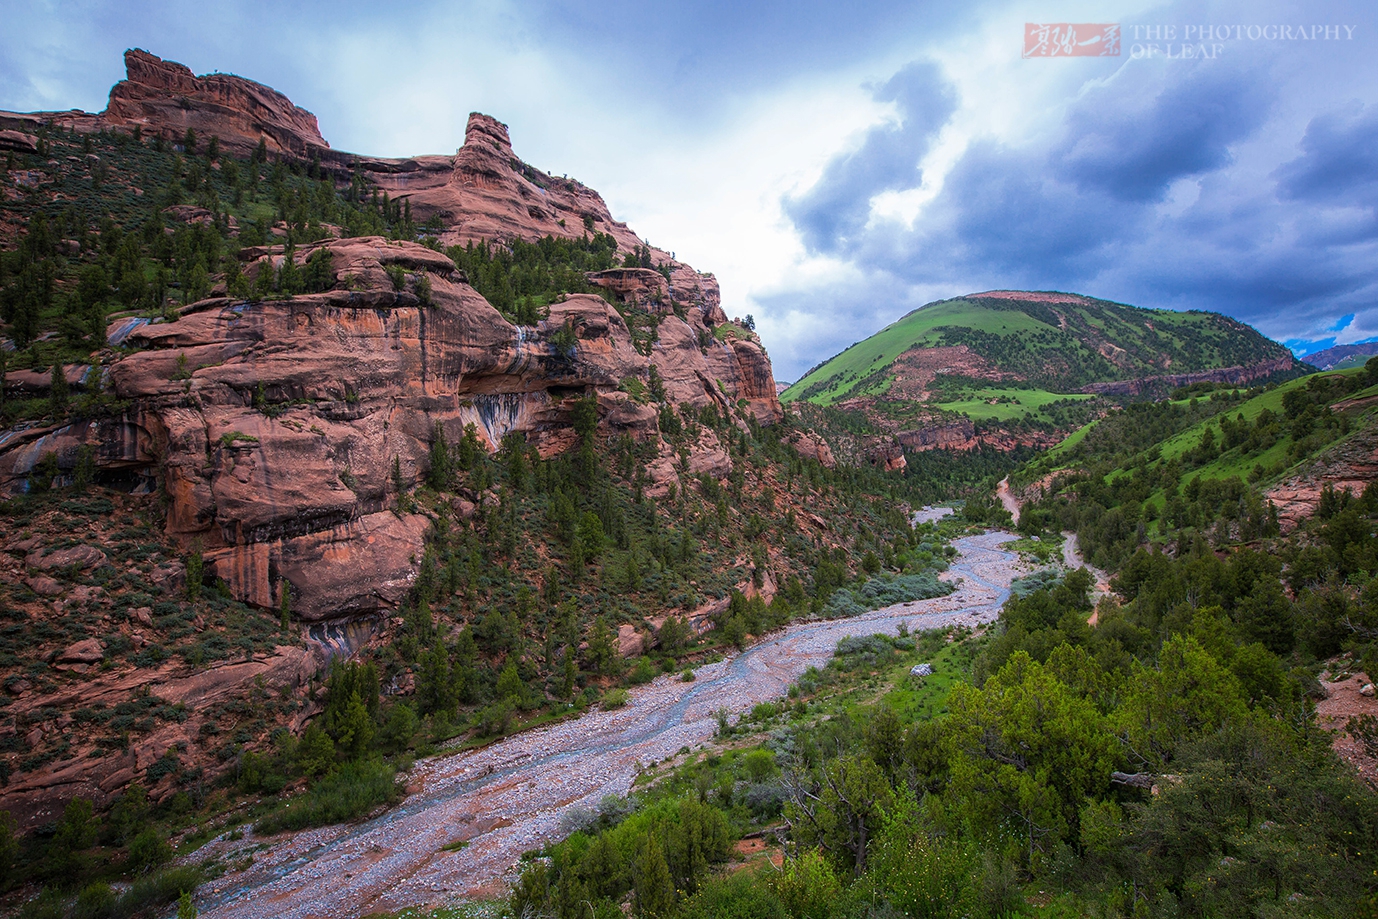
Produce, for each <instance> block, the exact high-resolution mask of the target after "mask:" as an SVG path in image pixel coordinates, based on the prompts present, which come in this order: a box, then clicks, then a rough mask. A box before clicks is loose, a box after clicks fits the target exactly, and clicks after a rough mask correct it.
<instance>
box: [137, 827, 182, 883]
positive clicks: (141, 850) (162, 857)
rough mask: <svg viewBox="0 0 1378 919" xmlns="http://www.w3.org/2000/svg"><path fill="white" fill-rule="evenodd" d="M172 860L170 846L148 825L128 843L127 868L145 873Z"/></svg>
mask: <svg viewBox="0 0 1378 919" xmlns="http://www.w3.org/2000/svg"><path fill="white" fill-rule="evenodd" d="M171 860H172V846H170V845H168V842H167V840H166V839H164V838H163V835H162V834H161V833H159V832H158V831H157V830H155V829H153V828H152V827H149V828H148V829H146V830H144V831H143V832H141V833H139V835H137V836H135V837H134V839H133V840H132V841H131V842H130V843H129V862H128V867H129V870H131V871H134V872H136V873H138V874H143V873H146V872H148V871H150V870H152V869H154V868H156V867H158V866H159V865H163V864H166V863H167V862H169V861H171Z"/></svg>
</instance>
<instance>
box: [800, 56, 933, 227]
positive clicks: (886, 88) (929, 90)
mask: <svg viewBox="0 0 1378 919" xmlns="http://www.w3.org/2000/svg"><path fill="white" fill-rule="evenodd" d="M875 97H876V99H877V100H878V101H880V102H891V103H894V105H895V108H896V110H897V113H898V115H899V119H900V120H899V121H898V123H895V124H890V125H885V126H882V127H878V128H875V129H873V130H872V131H871V132H870V133H869V134H868V135H867V136H866V140H865V142H864V143H863V144H862V145H861V148H860V149H858V150H857V151H855V152H854V153H849V154H847V155H845V156H842V157H840V158H838V159H836V160H834V161H833V162H832V163H830V164H829V165H828V168H827V170H826V171H825V172H824V173H823V177H822V178H821V179H819V181H818V183H817V184H816V185H814V186H813V188H811V189H810V190H809V191H808V192H807V193H806V194H804V195H801V196H800V197H798V198H795V199H792V200H789V201H787V202H786V204H785V211H786V213H787V214H789V216H790V218H791V219H793V221H794V224H795V226H797V227H798V228H799V231H800V233H801V234H802V235H803V237H804V242H805V244H806V245H808V246H809V248H811V249H814V250H815V251H820V252H827V253H834V252H837V251H839V250H847V249H849V248H850V245H849V244H850V242H851V241H852V240H853V238H854V237H855V235H856V234H857V233H859V232H860V231H861V230H862V229H863V228H864V227H865V226H866V222H867V220H868V219H869V217H870V210H871V198H872V197H874V196H875V195H878V194H880V193H881V192H884V191H896V190H901V189H906V188H914V187H916V186H918V185H919V184H921V183H922V181H923V173H922V172H921V171H920V169H919V160H920V159H922V158H923V156H924V155H925V154H926V153H927V152H928V149H929V147H930V145H931V144H932V142H933V138H934V137H935V136H936V135H937V133H938V131H940V130H941V129H942V127H943V125H944V124H946V123H947V120H948V119H949V118H950V117H952V113H953V112H954V111H956V108H957V98H956V93H955V92H954V91H953V89H952V87H951V86H950V85H949V84H948V83H947V81H946V80H945V79H944V78H943V76H942V73H941V72H940V71H939V70H938V68H937V66H935V65H934V64H932V63H930V62H927V61H920V62H916V63H913V64H910V65H909V66H908V67H905V68H904V69H903V70H901V71H900V72H899V73H897V74H895V75H894V76H893V77H891V78H890V80H889V81H887V82H886V83H885V84H884V85H883V86H881V87H880V88H879V89H878V90H877V91H876V93H875Z"/></svg>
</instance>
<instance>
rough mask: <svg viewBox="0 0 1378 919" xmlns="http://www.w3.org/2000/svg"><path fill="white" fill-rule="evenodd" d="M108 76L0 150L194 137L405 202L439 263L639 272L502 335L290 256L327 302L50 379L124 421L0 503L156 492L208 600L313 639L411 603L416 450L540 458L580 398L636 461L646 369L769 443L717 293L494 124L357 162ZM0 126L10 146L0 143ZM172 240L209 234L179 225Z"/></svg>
mask: <svg viewBox="0 0 1378 919" xmlns="http://www.w3.org/2000/svg"><path fill="white" fill-rule="evenodd" d="M125 60H126V67H127V70H128V78H127V79H126V80H124V81H123V82H121V83H120V84H118V85H117V86H116V87H115V88H114V89H112V90H111V94H110V104H109V106H108V108H107V110H106V111H105V112H103V113H101V114H99V115H86V114H83V113H80V112H73V113H64V114H61V115H51V114H50V115H44V114H42V113H40V114H39V115H32V116H28V115H26V116H14V118H16V119H18V125H17V127H18V128H19V129H21V130H22V129H23V128H24V127H25V126H36V125H39V124H41V123H42V122H43V121H45V120H46V121H51V122H54V123H56V124H60V125H61V126H63V127H67V128H72V129H75V130H85V131H91V130H111V129H113V130H122V131H133V130H134V129H135V128H136V127H137V128H138V129H140V130H141V131H142V132H143V133H144V134H157V135H161V136H163V137H166V138H168V139H171V140H173V141H178V140H180V139H181V137H182V136H183V135H185V132H186V130H187V129H188V128H192V129H194V130H195V131H196V133H197V135H198V136H199V137H201V138H208V137H210V136H216V137H219V139H220V143H221V146H222V148H225V149H227V150H229V151H231V152H235V153H240V154H244V153H247V152H248V151H250V150H251V149H253V148H255V147H256V146H257V145H258V143H259V139H260V137H262V138H266V144H267V147H268V150H269V152H270V153H271V154H272V155H274V156H285V157H298V158H301V157H307V156H309V157H311V158H313V159H314V158H319V159H320V161H321V163H322V165H323V166H324V167H325V168H326V169H327V170H329V169H336V170H350V171H352V170H354V169H358V170H359V171H360V172H361V173H362V174H363V175H364V177H365V179H366V180H367V181H369V182H370V183H372V184H373V185H375V186H377V187H378V188H379V190H380V191H383V192H386V193H388V194H389V195H390V196H391V198H392V200H394V201H397V200H402V199H405V200H406V201H407V202H409V204H410V207H411V212H412V215H413V218H414V219H415V220H416V222H417V223H423V222H427V221H431V222H434V220H435V219H436V218H438V221H439V223H438V225H439V227H440V228H441V229H440V231H439V236H440V240H441V242H442V243H444V244H459V243H467V242H470V241H475V240H483V241H485V242H488V243H495V244H497V245H502V244H503V243H504V242H510V241H512V240H514V239H524V240H537V239H540V238H542V237H545V236H547V235H552V236H563V237H570V238H574V237H582V236H583V235H585V234H588V233H605V234H608V235H610V236H612V237H613V238H614V239H615V240H616V242H617V246H618V250H619V252H620V253H622V254H623V255H625V254H629V253H635V254H636V258H635V260H636V261H638V262H640V264H642V265H644V264H646V263H647V262H648V261H649V263H650V264H651V265H652V266H654V267H652V268H642V267H638V268H617V269H612V270H610V271H604V272H595V273H593V274H591V275H590V276H589V280H590V282H591V283H593V284H594V285H596V286H599V287H602V288H604V289H605V291H606V293H607V297H608V299H605V298H604V297H603V296H594V295H589V294H575V295H569V296H566V297H564V299H563V300H562V301H560V302H556V303H553V304H551V305H550V308H549V315H548V317H547V318H546V319H545V320H543V321H542V322H540V323H538V324H537V325H535V326H530V327H518V326H515V325H513V324H512V323H510V322H509V321H508V320H507V319H505V318H504V317H503V316H502V315H501V314H500V313H499V312H498V311H497V310H495V309H494V308H493V307H492V306H491V305H490V304H489V303H488V302H487V301H486V300H484V299H483V297H481V296H480V295H479V294H478V292H477V291H475V290H474V289H473V288H472V287H470V286H469V284H468V283H467V280H466V279H465V277H464V276H463V274H462V272H459V271H458V270H457V269H456V268H455V265H454V263H453V262H451V261H450V259H449V258H448V257H446V256H445V255H443V254H441V252H439V251H436V250H435V249H432V248H427V247H426V246H422V245H419V244H416V243H410V242H395V241H389V240H386V239H382V238H376V237H371V238H354V239H328V240H321V241H318V242H315V243H312V244H310V245H306V246H301V247H298V248H297V250H296V251H295V254H294V257H295V259H296V260H297V261H298V262H302V263H304V262H305V260H306V259H307V258H309V257H310V256H311V255H312V254H313V253H314V252H315V251H317V250H319V249H325V250H328V251H329V253H330V256H331V261H332V267H333V271H334V275H335V279H336V283H335V284H334V286H333V288H332V289H330V290H326V291H323V292H321V293H314V294H308V295H301V296H296V297H292V298H290V299H281V300H261V301H244V300H239V299H234V298H230V297H225V296H221V297H213V298H211V299H208V300H203V301H201V302H199V303H195V304H192V305H190V306H188V307H186V308H184V309H183V310H182V311H181V314H180V316H179V317H177V318H176V321H171V322H169V321H150V320H148V319H146V318H143V317H138V316H124V317H118V318H116V319H115V320H114V322H112V324H111V325H110V327H109V329H108V332H107V339H108V341H109V342H110V343H111V344H114V345H120V346H122V347H123V348H125V349H132V352H130V353H124V352H121V353H113V352H107V353H106V355H105V360H104V366H91V367H71V368H68V369H67V375H68V379H69V381H71V385H72V386H73V388H80V386H83V385H88V382H89V385H97V384H99V385H103V386H105V387H107V388H108V390H109V391H111V392H112V393H113V394H114V395H115V396H116V397H117V398H118V399H120V400H121V401H122V402H124V403H126V404H127V405H128V409H127V410H126V411H125V412H124V413H123V414H122V415H121V416H119V417H116V418H106V419H101V420H88V421H80V422H75V423H72V424H64V425H46V426H45V425H35V426H33V427H30V428H28V429H25V430H16V431H11V432H7V433H5V434H4V435H0V494H13V493H15V492H18V491H22V490H24V489H25V488H26V487H27V484H28V482H27V480H28V477H29V475H30V473H31V471H32V470H33V469H34V467H35V466H36V465H37V464H38V463H39V462H40V461H41V460H42V459H43V458H44V457H45V456H47V455H49V454H52V455H54V456H56V457H57V459H58V463H59V467H60V469H61V470H62V471H63V472H66V473H70V472H71V470H73V469H74V467H75V466H76V464H77V461H78V457H79V456H82V455H84V453H85V451H84V450H83V448H89V449H90V450H91V451H92V452H93V453H94V457H95V461H96V465H97V467H98V469H99V475H100V477H101V479H102V480H103V481H105V482H107V483H110V484H122V485H124V486H125V487H128V488H130V489H131V490H141V491H150V490H153V489H154V488H159V489H161V490H162V492H163V493H164V494H165V495H166V501H167V524H166V527H167V532H168V534H169V535H171V536H172V537H174V538H175V540H176V541H177V542H178V543H179V544H180V545H181V546H182V547H183V548H184V549H186V550H187V551H191V550H193V549H197V550H199V551H201V552H202V553H203V555H204V559H205V561H206V573H207V576H208V577H212V576H213V577H216V578H220V579H223V580H224V582H225V583H226V584H227V585H229V588H230V590H231V592H232V593H233V594H234V595H235V596H236V597H238V598H240V599H243V600H245V601H248V602H251V603H254V604H257V605H260V606H265V607H270V606H275V605H276V604H277V603H278V601H279V598H280V597H281V595H282V591H283V590H284V589H287V588H290V590H291V593H292V608H293V611H294V613H295V614H296V615H298V616H300V617H302V618H305V619H308V620H322V619H335V618H338V617H349V616H359V615H364V614H368V613H371V612H373V611H376V610H379V609H387V608H390V607H393V606H395V605H396V604H397V602H398V601H399V600H400V599H401V597H402V596H403V595H404V594H405V592H406V590H407V589H408V586H409V584H410V581H411V578H412V577H413V574H414V570H415V568H416V562H417V559H419V558H420V556H421V555H422V550H423V534H424V532H425V530H426V528H427V527H428V526H429V520H428V519H427V518H426V517H424V516H420V515H416V514H409V513H405V512H401V508H404V507H405V506H406V503H405V502H401V503H399V501H398V496H397V494H396V490H395V485H394V484H393V475H392V470H393V469H394V465H395V466H396V468H397V470H398V476H399V477H400V479H401V482H402V485H403V486H404V487H410V486H411V485H413V484H415V483H416V482H418V481H419V480H420V479H421V478H422V477H423V476H424V474H425V472H426V468H427V465H428V456H429V449H430V445H431V443H432V440H433V438H434V436H435V431H436V429H437V426H438V427H439V428H440V429H441V430H443V431H444V433H445V436H446V437H447V438H448V439H449V440H450V441H451V442H454V441H457V440H459V439H460V438H462V437H463V435H464V431H465V429H466V427H468V426H469V425H473V427H474V429H475V430H476V431H477V434H478V437H479V440H480V441H481V442H482V443H483V444H484V446H486V447H487V448H488V449H489V450H495V449H497V447H498V445H499V444H500V443H501V442H502V440H503V438H504V437H506V436H507V435H509V434H519V435H522V436H524V437H525V438H526V440H527V441H528V443H531V444H533V445H534V446H535V447H536V448H537V449H538V450H539V451H540V452H541V453H542V454H543V455H546V456H550V455H554V454H557V453H560V452H562V451H564V450H567V449H569V448H570V447H572V446H573V445H574V444H575V442H576V440H577V438H576V437H575V436H574V434H573V431H572V429H571V423H570V421H571V411H572V408H573V406H574V405H575V403H576V401H577V400H579V399H581V398H584V397H586V396H593V397H595V398H596V400H597V405H598V411H599V417H600V425H601V429H602V430H603V431H604V432H606V433H607V434H622V433H626V434H629V435H631V436H632V437H633V438H635V439H638V440H646V439H648V438H654V437H656V436H657V434H658V427H657V424H658V422H657V418H658V413H659V407H658V406H654V405H648V404H643V403H642V402H639V401H638V400H637V399H636V398H633V396H632V395H631V394H630V392H629V391H624V390H636V389H637V387H633V386H626V385H624V383H625V381H629V380H635V379H640V380H641V381H642V383H643V384H645V383H647V382H648V381H649V378H650V368H651V367H652V366H654V367H655V368H656V371H657V374H658V376H659V378H660V380H661V381H662V382H663V386H664V390H665V395H666V402H667V403H669V404H670V405H671V406H672V407H678V406H681V405H689V406H694V407H699V408H702V407H706V406H710V405H711V406H713V407H714V408H715V409H717V411H718V412H719V413H720V414H721V415H722V416H723V417H726V418H728V419H730V420H732V421H734V422H735V423H738V424H741V425H745V424H747V423H748V422H749V421H755V422H758V423H762V424H769V423H772V422H775V421H777V420H779V419H780V417H781V409H780V403H779V400H778V398H777V395H776V386H775V380H774V376H773V374H772V373H771V368H770V361H769V358H768V357H767V356H766V354H765V351H764V350H763V349H762V348H761V346H760V342H759V340H757V339H756V338H755V336H754V335H753V334H751V333H749V332H748V331H746V330H744V329H734V330H733V334H731V335H724V336H722V337H719V336H717V335H715V334H714V330H715V329H716V328H717V327H718V326H720V325H722V324H723V323H725V322H726V321H727V317H726V316H725V315H724V314H723V312H722V308H721V304H720V299H721V298H720V295H719V291H718V286H717V281H716V280H715V279H714V277H713V276H712V275H711V274H705V273H700V272H698V271H696V270H694V269H693V268H692V267H690V266H688V265H686V264H684V263H682V262H679V261H677V260H675V258H674V257H673V254H672V253H668V252H664V251H663V250H659V249H656V248H654V247H651V246H649V244H647V243H645V242H644V241H643V240H641V239H639V238H638V237H637V236H636V234H635V233H633V232H632V231H631V230H630V229H629V228H628V227H627V226H626V225H625V224H623V223H620V222H617V221H615V220H613V219H612V216H611V214H610V213H609V211H608V208H607V205H606V204H605V202H604V201H603V199H602V198H601V197H600V196H599V195H598V194H597V193H596V192H595V191H593V190H592V189H590V188H588V187H587V186H584V185H582V184H580V183H579V182H576V181H573V180H571V179H567V178H557V177H554V176H551V175H548V174H546V173H544V172H541V171H540V170H537V169H533V168H532V167H530V166H528V165H527V164H525V163H523V162H522V161H521V160H520V159H518V158H517V156H516V155H515V154H514V153H513V150H512V145H511V140H510V137H509V136H508V132H507V128H506V126H505V125H503V124H502V123H501V122H499V121H497V120H496V119H494V118H491V117H489V116H487V115H483V114H479V113H474V114H473V115H471V116H470V118H469V122H468V126H467V128H466V131H465V138H464V145H463V146H462V147H460V148H459V150H458V151H457V152H456V153H455V155H454V156H424V157H417V158H411V159H377V158H367V157H354V156H351V155H347V154H341V153H339V152H337V151H332V150H330V149H329V147H328V145H327V144H326V142H325V140H324V138H322V137H321V136H320V133H319V131H318V129H317V126H316V120H315V117H314V116H312V115H311V114H310V113H309V112H306V111H305V110H303V109H300V108H298V107H296V106H294V105H293V104H292V103H291V102H290V101H289V100H288V99H287V98H286V97H285V96H282V95H281V94H280V93H277V92H275V91H273V90H271V89H268V88H267V87H264V86H260V85H259V84H257V83H253V82H252V81H249V80H244V79H242V78H240V77H234V76H228V75H220V74H213V75H209V76H201V77H198V76H195V75H193V74H192V73H191V71H190V70H188V69H187V68H185V67H183V66H182V65H180V64H174V63H171V62H167V61H162V60H160V59H159V58H157V57H154V56H153V55H151V54H148V53H146V52H143V51H130V52H128V53H127V54H126V56H125ZM0 126H7V127H8V126H14V125H7V124H6V122H5V119H4V118H3V117H0ZM170 216H172V217H174V218H175V219H177V220H179V221H181V222H198V221H202V220H203V219H205V217H206V215H205V214H204V213H201V212H199V211H197V209H195V208H190V207H188V208H179V209H177V211H176V212H175V213H173V214H171V215H170ZM239 257H240V261H241V262H242V263H243V266H244V271H245V274H246V275H247V276H248V277H249V278H251V279H252V278H256V277H258V276H259V275H260V274H261V273H262V272H265V271H278V270H280V267H281V264H282V261H283V259H284V258H286V257H288V256H287V255H286V254H285V253H284V250H283V248H282V247H280V246H279V247H267V248H263V247H261V248H256V249H246V250H243V251H242V252H241V253H240V254H239ZM399 271H400V273H401V274H400V277H401V278H402V279H403V280H402V281H401V282H400V287H399V282H398V277H399V275H398V272H399ZM390 272H391V274H390ZM220 289H221V290H223V286H222V287H221V288H220ZM610 300H611V301H614V302H610ZM629 309H636V310H645V311H646V312H648V313H649V314H650V316H651V317H652V319H653V320H654V322H655V324H656V329H655V336H654V338H653V340H652V341H651V343H650V347H649V349H648V350H649V352H650V353H649V354H645V353H643V352H642V351H640V350H638V348H637V347H634V345H633V339H632V334H631V331H630V329H629V328H628V325H627V321H626V320H625V319H624V317H623V312H625V311H627V310H629ZM565 328H569V329H572V330H573V331H574V332H575V335H576V342H575V345H574V347H573V348H572V349H566V350H564V351H557V349H556V347H555V345H554V344H553V343H552V339H553V337H554V335H555V333H556V332H557V331H559V330H562V329H565ZM642 347H643V348H645V342H644V339H643V342H642ZM8 382H9V384H10V385H11V386H12V387H14V391H16V392H21V391H22V392H24V393H25V394H27V395H33V396H39V395H42V394H43V393H45V392H46V390H47V387H48V384H49V378H45V375H43V374H39V373H34V372H30V371H16V372H14V373H11V374H10V376H9V379H8ZM645 388H646V387H645V386H644V385H643V386H642V387H641V389H642V390H644V389H645ZM658 449H659V455H658V458H657V459H656V460H655V461H654V462H652V463H651V464H650V465H649V466H648V472H649V474H650V478H651V482H650V487H649V489H648V491H649V493H651V494H655V493H657V492H658V491H663V492H668V489H669V486H670V484H671V483H672V482H674V481H675V480H676V479H677V477H678V476H679V475H680V474H681V472H682V471H683V470H682V469H681V466H685V465H686V464H685V463H682V462H680V460H679V458H678V457H677V456H676V455H675V454H673V453H672V452H670V451H669V450H668V448H666V447H665V445H664V444H661V445H660V447H659V448H658ZM731 468H732V467H731V460H730V458H729V456H728V453H727V451H726V450H725V449H724V448H723V445H722V444H720V443H718V442H717V440H716V438H715V437H709V436H705V438H704V439H703V441H702V442H701V443H699V444H697V445H695V447H694V449H693V450H691V451H690V455H689V456H688V458H687V470H688V471H689V472H690V473H691V474H694V475H700V474H707V475H713V476H725V475H727V474H728V473H730V471H731Z"/></svg>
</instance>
